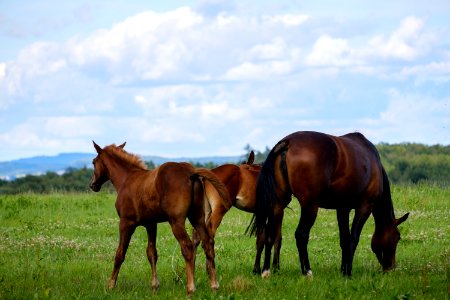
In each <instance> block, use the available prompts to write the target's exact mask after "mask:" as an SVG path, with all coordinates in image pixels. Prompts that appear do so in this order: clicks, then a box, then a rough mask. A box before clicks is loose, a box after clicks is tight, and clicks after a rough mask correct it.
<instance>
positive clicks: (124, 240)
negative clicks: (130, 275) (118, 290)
mask: <svg viewBox="0 0 450 300" xmlns="http://www.w3.org/2000/svg"><path fill="white" fill-rule="evenodd" d="M135 229H136V225H135V224H134V223H130V222H128V221H126V220H123V219H121V220H120V224H119V235H120V238H119V246H118V247H117V250H116V257H115V259H114V269H113V271H112V274H111V278H110V279H109V283H108V288H109V289H112V288H114V287H115V286H116V282H117V276H118V275H119V270H120V266H121V265H122V263H123V261H124V260H125V254H126V253H127V249H128V245H129V244H130V240H131V236H132V235H133V233H134V230H135Z"/></svg>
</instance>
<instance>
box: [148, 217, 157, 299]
mask: <svg viewBox="0 0 450 300" xmlns="http://www.w3.org/2000/svg"><path fill="white" fill-rule="evenodd" d="M146 229H147V237H148V245H147V257H148V261H149V262H150V266H151V268H152V288H153V290H157V289H158V288H159V281H158V276H157V274H156V262H157V261H158V252H157V251H156V232H157V231H156V229H157V224H156V223H150V224H148V225H147V226H146Z"/></svg>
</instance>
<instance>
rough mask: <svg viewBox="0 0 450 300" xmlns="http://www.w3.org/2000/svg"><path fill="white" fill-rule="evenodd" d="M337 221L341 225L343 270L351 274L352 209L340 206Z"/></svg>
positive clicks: (345, 273)
mask: <svg viewBox="0 0 450 300" xmlns="http://www.w3.org/2000/svg"><path fill="white" fill-rule="evenodd" d="M336 213H337V221H338V225H339V238H340V245H341V252H342V260H341V272H342V274H344V275H347V276H350V275H351V263H350V261H351V253H352V249H351V245H350V227H349V224H348V222H349V220H348V218H349V215H350V209H348V208H340V209H337V210H336Z"/></svg>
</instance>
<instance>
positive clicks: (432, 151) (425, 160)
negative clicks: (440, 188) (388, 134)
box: [377, 143, 450, 184]
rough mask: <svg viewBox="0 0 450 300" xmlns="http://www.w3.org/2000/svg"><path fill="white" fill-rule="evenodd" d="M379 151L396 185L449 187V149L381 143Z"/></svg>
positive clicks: (438, 146) (446, 147)
mask: <svg viewBox="0 0 450 300" xmlns="http://www.w3.org/2000/svg"><path fill="white" fill-rule="evenodd" d="M377 149H378V151H379V152H380V156H381V160H382V162H383V165H384V167H385V169H386V172H387V174H388V176H389V179H390V180H391V181H392V182H394V183H401V182H412V183H418V182H420V181H432V182H439V183H446V184H449V183H450V145H449V146H442V145H434V146H426V145H423V144H410V143H404V144H393V145H389V144H385V143H381V144H378V145H377Z"/></svg>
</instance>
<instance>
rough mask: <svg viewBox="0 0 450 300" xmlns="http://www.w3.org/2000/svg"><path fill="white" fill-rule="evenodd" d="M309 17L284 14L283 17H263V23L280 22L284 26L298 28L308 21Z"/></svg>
mask: <svg viewBox="0 0 450 300" xmlns="http://www.w3.org/2000/svg"><path fill="white" fill-rule="evenodd" d="M310 18H311V17H310V16H308V15H301V14H284V15H270V16H263V18H262V19H263V20H264V21H269V22H275V23H277V22H280V23H282V24H283V25H285V26H299V25H301V24H303V23H305V22H306V21H308V20H309V19H310Z"/></svg>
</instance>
